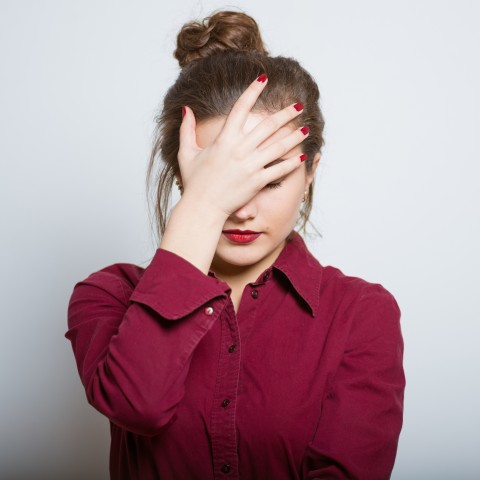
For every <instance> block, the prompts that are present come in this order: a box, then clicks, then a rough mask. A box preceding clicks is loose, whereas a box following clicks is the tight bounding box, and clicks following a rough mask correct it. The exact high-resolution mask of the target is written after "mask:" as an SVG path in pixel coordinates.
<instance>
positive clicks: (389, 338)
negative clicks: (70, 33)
mask: <svg viewBox="0 0 480 480" xmlns="http://www.w3.org/2000/svg"><path fill="white" fill-rule="evenodd" d="M177 40H178V46H177V50H176V52H175V56H176V58H177V59H178V60H179V63H180V66H181V67H182V70H181V73H180V75H179V77H178V79H177V80H176V82H175V84H174V85H173V86H172V87H171V88H170V90H169V91H168V92H167V94H166V96H165V99H164V106H163V111H162V113H161V116H160V117H159V121H158V123H159V126H158V137H157V140H156V142H155V146H154V149H153V152H152V159H151V163H150V168H149V176H150V178H154V179H155V181H156V185H157V192H156V193H157V195H156V198H157V205H156V212H157V220H158V224H159V231H160V238H161V242H160V244H159V248H158V250H157V251H156V253H155V256H154V257H153V260H152V262H151V263H150V265H149V266H148V267H147V268H146V269H142V268H140V267H137V266H134V265H129V264H115V265H112V266H109V267H107V268H104V269H103V270H100V271H99V272H96V273H93V274H92V275H90V276H89V277H88V278H87V279H86V280H84V281H82V282H80V283H78V284H77V285H76V287H75V289H74V292H73V295H72V298H71V301H70V305H69V330H68V332H67V334H66V336H67V338H68V339H70V340H71V342H72V346H73V350H74V353H75V358H76V361H77V365H78V370H79V373H80V377H81V379H82V382H83V384H84V386H85V389H86V392H87V397H88V400H89V402H90V403H91V404H92V405H93V406H94V407H95V408H96V409H97V410H99V411H100V412H102V413H103V414H104V415H106V416H107V417H108V418H109V419H110V424H111V435H112V443H111V456H110V473H111V478H113V479H140V480H148V479H156V478H161V479H207V478H242V479H276V480H278V479H299V478H304V479H313V478H329V479H334V478H335V479H338V478H358V479H368V480H373V479H384V478H388V477H389V475H390V472H391V470H392V468H393V464H394V459H395V453H396V448H397V442H398V436H399V433H400V429H401V425H402V409H403V391H404V385H405V381H404V375H403V369H402V352H403V343H402V336H401V331H400V325H399V317H400V312H399V309H398V306H397V304H396V302H395V300H394V298H393V297H392V296H391V294H390V293H388V292H387V291H386V290H385V289H384V288H383V287H382V286H380V285H378V284H372V283H368V282H366V281H364V280H361V279H359V278H354V277H348V276H346V275H344V274H343V273H342V272H341V271H340V270H338V269H336V268H333V267H324V266H322V265H320V264H319V262H318V261H317V260H316V259H315V258H314V257H313V256H312V254H311V253H310V252H309V251H308V249H307V247H306V246H305V243H304V241H303V239H302V237H301V236H300V234H299V233H297V231H295V230H294V227H295V226H297V224H298V220H299V219H300V220H301V222H302V225H303V228H304V227H305V223H306V221H307V220H308V216H309V213H310V209H311V202H312V197H313V184H314V174H315V169H316V168H317V165H318V162H319V159H320V149H321V147H322V144H323V136H322V132H323V126H324V122H323V118H322V115H321V112H320V110H319V107H318V98H319V94H318V88H317V86H316V84H315V82H314V80H313V79H312V78H311V76H310V75H309V74H308V73H307V72H306V71H305V70H304V69H303V68H302V67H301V66H300V65H299V64H298V63H297V62H296V61H295V60H292V59H289V58H283V57H270V56H268V54H267V52H266V51H265V49H264V46H263V43H262V40H261V37H260V33H259V31H258V27H257V25H256V23H255V21H254V20H253V19H252V18H251V17H249V16H247V15H245V14H242V13H236V12H219V13H217V14H215V15H213V16H212V17H210V18H207V19H205V20H204V21H203V22H201V23H197V22H193V23H191V24H187V25H185V26H184V27H183V28H182V30H181V31H180V33H179V35H178V39H177ZM159 158H161V161H162V162H163V170H162V171H161V173H160V175H159V176H154V175H153V172H154V170H155V167H156V164H157V161H158V159H159ZM174 179H176V181H177V184H178V186H179V188H180V191H181V198H180V200H179V202H178V203H177V204H176V205H175V207H174V209H173V211H172V212H171V215H170V216H169V218H167V215H166V212H167V207H168V198H169V194H170V190H171V187H172V184H173V181H174Z"/></svg>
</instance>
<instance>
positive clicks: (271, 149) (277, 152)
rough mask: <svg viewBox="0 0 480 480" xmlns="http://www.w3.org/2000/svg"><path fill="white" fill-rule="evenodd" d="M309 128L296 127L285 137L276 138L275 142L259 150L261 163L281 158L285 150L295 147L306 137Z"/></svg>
mask: <svg viewBox="0 0 480 480" xmlns="http://www.w3.org/2000/svg"><path fill="white" fill-rule="evenodd" d="M309 131H310V130H309V128H308V127H307V126H303V127H302V128H297V129H296V130H295V131H294V132H292V133H291V134H290V135H287V136H286V137H284V138H282V139H281V140H278V141H277V142H275V143H272V144H271V145H269V146H268V147H265V148H264V149H262V150H261V151H260V157H261V158H262V163H263V165H264V166H265V165H267V164H268V163H270V162H271V161H272V160H276V159H278V158H281V157H282V156H283V155H285V154H286V153H287V152H289V151H290V150H292V148H295V147H296V146H297V145H300V143H302V142H303V141H304V140H305V138H307V137H308V133H309Z"/></svg>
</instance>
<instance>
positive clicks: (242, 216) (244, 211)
mask: <svg viewBox="0 0 480 480" xmlns="http://www.w3.org/2000/svg"><path fill="white" fill-rule="evenodd" d="M256 215H257V206H256V204H255V199H254V198H252V199H251V200H250V201H249V202H248V203H246V204H245V205H243V206H242V207H240V208H239V209H238V210H235V212H233V213H232V214H231V215H230V218H231V219H232V220H234V221H235V222H238V223H241V222H244V221H246V220H250V219H252V218H255V217H256Z"/></svg>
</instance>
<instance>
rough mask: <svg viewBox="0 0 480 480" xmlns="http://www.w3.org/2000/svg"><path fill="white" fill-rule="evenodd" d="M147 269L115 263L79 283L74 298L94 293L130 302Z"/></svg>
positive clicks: (129, 264) (75, 288)
mask: <svg viewBox="0 0 480 480" xmlns="http://www.w3.org/2000/svg"><path fill="white" fill-rule="evenodd" d="M144 272H145V269H144V268H142V267H140V266H138V265H134V264H131V263H114V264H112V265H109V266H107V267H104V268H102V269H100V270H97V271H96V272H93V273H91V274H90V275H89V276H88V277H87V278H85V279H83V280H81V281H79V282H78V283H77V284H76V285H75V287H74V292H73V295H72V298H73V297H75V296H78V295H81V294H82V292H83V293H90V294H92V293H93V292H94V291H96V292H98V294H101V295H103V296H110V297H114V298H116V299H117V300H118V301H120V302H122V303H127V302H128V301H129V298H130V295H131V294H132V292H133V290H134V289H135V287H136V286H137V284H138V282H139V281H140V279H141V278H142V276H143V274H144Z"/></svg>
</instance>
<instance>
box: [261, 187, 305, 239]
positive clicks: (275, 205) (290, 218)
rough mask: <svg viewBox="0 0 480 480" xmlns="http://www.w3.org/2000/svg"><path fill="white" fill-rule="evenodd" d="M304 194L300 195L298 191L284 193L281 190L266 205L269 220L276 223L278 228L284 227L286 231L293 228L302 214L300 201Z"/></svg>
mask: <svg viewBox="0 0 480 480" xmlns="http://www.w3.org/2000/svg"><path fill="white" fill-rule="evenodd" d="M302 194H303V191H302V193H298V192H297V189H294V190H293V191H286V189H284V191H283V192H282V188H279V189H278V191H275V192H274V194H273V195H271V196H270V198H269V199H268V202H267V203H266V205H265V212H266V214H267V215H268V218H269V219H270V220H271V221H272V222H274V223H275V224H276V225H277V227H282V226H284V227H285V229H286V230H289V229H290V228H291V224H292V223H295V221H296V220H297V216H298V214H299V212H300V205H301V204H300V201H301V196H302Z"/></svg>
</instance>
